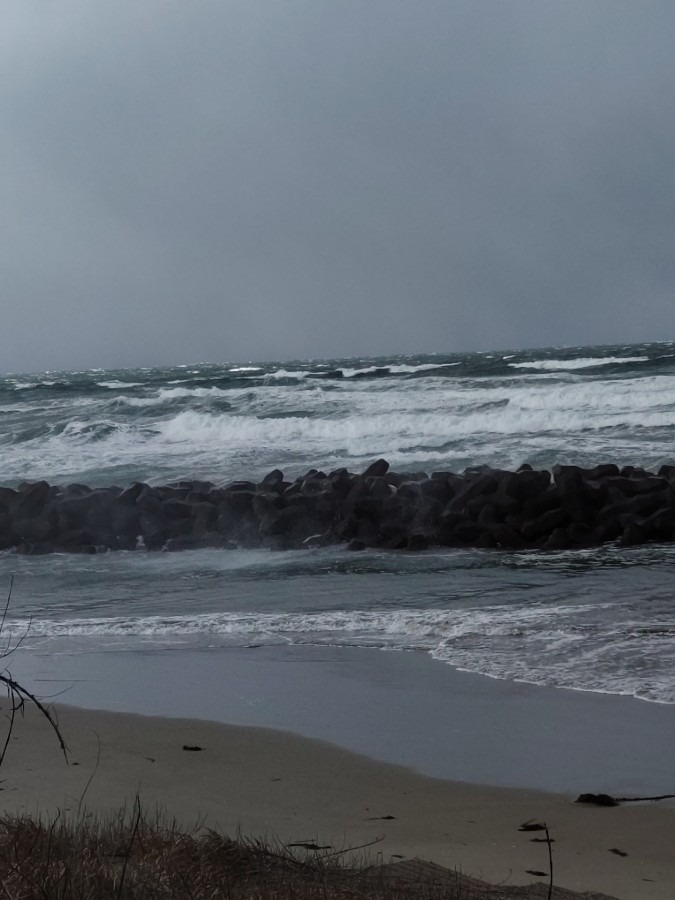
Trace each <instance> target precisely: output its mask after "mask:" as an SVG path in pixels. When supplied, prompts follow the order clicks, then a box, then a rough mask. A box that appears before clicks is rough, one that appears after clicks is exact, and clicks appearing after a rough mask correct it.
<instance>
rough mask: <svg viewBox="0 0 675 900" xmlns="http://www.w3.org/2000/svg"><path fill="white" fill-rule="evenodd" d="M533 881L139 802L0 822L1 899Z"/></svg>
mask: <svg viewBox="0 0 675 900" xmlns="http://www.w3.org/2000/svg"><path fill="white" fill-rule="evenodd" d="M541 887H543V889H544V893H541V892H540V890H539V889H538V888H537V887H536V886H533V887H532V888H514V887H510V888H506V887H501V888H499V887H491V886H489V885H487V884H484V883H482V882H478V881H475V880H473V879H469V878H466V877H464V876H462V875H459V874H458V873H455V872H452V871H450V870H448V869H444V868H442V867H440V866H434V865H432V864H429V863H421V862H419V861H413V860H411V861H407V862H404V863H394V864H391V865H386V864H383V865H375V866H373V865H370V866H366V865H365V864H364V863H363V862H361V863H359V862H358V861H357V860H356V856H355V854H354V853H352V852H350V851H345V852H344V853H338V854H336V853H334V852H333V853H325V852H315V851H307V850H303V851H301V852H296V851H295V849H291V848H288V847H284V846H282V845H278V844H274V843H272V842H267V841H262V840H247V839H243V838H238V839H237V840H233V839H231V838H228V837H225V836H223V835H220V834H217V833H215V832H212V831H204V830H202V831H195V833H193V834H186V833H185V832H183V831H181V830H179V829H178V828H177V826H176V824H175V823H171V822H166V821H163V820H162V819H161V817H159V816H155V817H154V820H149V819H148V818H147V817H146V816H145V815H144V814H143V811H142V809H141V807H140V804H139V803H138V802H137V803H136V804H135V806H134V808H133V809H132V810H122V811H120V812H119V813H118V814H117V815H115V816H112V817H109V818H107V819H101V818H97V817H94V816H91V815H88V814H86V813H84V814H82V815H80V816H78V817H76V818H72V817H70V818H69V817H64V816H57V817H56V818H54V819H52V820H50V821H43V820H39V819H34V818H30V817H16V816H13V817H9V816H8V817H5V818H3V819H0V898H3V897H4V898H7V900H28V898H42V900H57V898H58V900H62V898H73V900H117V898H134V900H150V898H152V900H160V898H172V900H188V898H200V900H201V898H213V900H216V898H228V900H412V898H419V900H441V898H443V900H505V898H517V897H519V898H523V900H525V898H538V897H546V893H545V891H546V889H545V886H541ZM580 896H581V895H575V894H572V893H570V892H567V891H560V892H558V891H555V892H554V894H553V897H554V898H555V900H572V898H575V897H577V898H578V897H580ZM589 900H592V898H590V895H589ZM597 900H602V898H599V897H598V898H597Z"/></svg>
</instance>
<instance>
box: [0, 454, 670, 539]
mask: <svg viewBox="0 0 675 900" xmlns="http://www.w3.org/2000/svg"><path fill="white" fill-rule="evenodd" d="M673 540H675V466H662V467H661V468H660V469H659V470H658V472H649V471H645V470H644V469H641V468H637V467H633V466H628V467H624V468H621V469H620V468H619V467H618V466H616V465H614V464H612V463H609V464H603V465H598V466H596V467H594V468H592V469H582V468H579V467H577V466H555V467H554V468H553V470H552V471H551V472H549V471H548V470H539V471H537V470H534V469H532V468H531V467H530V466H527V465H525V466H522V467H521V468H520V469H518V470H517V471H507V470H502V469H494V468H490V467H486V466H481V467H477V468H471V469H466V470H465V471H464V472H463V473H461V474H457V473H454V472H433V473H431V474H427V473H424V472H414V473H410V472H408V473H404V472H392V471H391V470H390V468H389V464H388V463H387V462H386V460H383V459H380V460H377V461H376V462H374V463H373V464H372V465H371V466H369V467H368V468H367V469H366V470H365V471H364V472H363V473H361V474H355V473H352V472H349V471H348V470H347V469H337V470H335V471H333V472H329V473H325V472H321V471H318V470H315V469H311V470H310V471H309V472H307V474H305V475H302V476H301V477H299V478H296V479H295V480H293V481H288V480H286V479H285V478H284V475H283V473H282V472H281V471H280V470H278V469H275V470H274V471H272V472H270V473H269V474H268V475H266V476H265V478H263V479H262V481H260V482H253V481H235V482H232V483H231V484H228V485H226V486H224V487H217V486H215V485H214V484H212V483H211V482H204V481H179V482H175V483H173V484H168V485H163V486H151V485H148V484H143V483H135V484H133V485H131V486H130V487H127V488H120V487H107V488H89V487H87V486H85V485H80V484H71V485H68V486H66V487H60V486H57V485H50V484H49V483H47V482H46V481H38V482H25V483H23V484H21V485H19V486H18V488H16V489H13V488H8V487H3V488H0V550H10V549H11V550H14V551H16V552H18V553H25V554H38V553H51V552H72V553H96V552H101V551H104V550H136V549H146V550H168V551H171V550H183V549H191V548H201V547H221V548H234V547H238V546H239V547H269V548H272V549H291V548H299V547H310V546H322V545H328V544H334V543H340V542H344V543H346V544H347V546H348V547H349V548H350V549H352V550H359V549H364V548H366V547H377V548H383V549H390V550H423V549H426V548H428V547H432V546H441V547H482V548H486V549H487V548H503V549H513V550H520V549H544V550H563V549H571V548H583V547H594V546H598V545H600V544H603V543H606V542H611V541H618V542H619V543H620V544H622V545H625V546H630V545H638V544H643V543H646V542H649V541H658V542H671V541H673Z"/></svg>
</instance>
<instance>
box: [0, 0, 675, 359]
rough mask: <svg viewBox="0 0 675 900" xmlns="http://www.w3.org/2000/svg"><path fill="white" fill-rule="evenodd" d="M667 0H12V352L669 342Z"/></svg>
mask: <svg viewBox="0 0 675 900" xmlns="http://www.w3.org/2000/svg"><path fill="white" fill-rule="evenodd" d="M674 39H675V3H673V2H672V0H663V2H650V0H640V2H639V3H638V2H635V0H628V2H623V0H194V2H186V0H162V2H159V0H142V2H139V0H114V2H113V0H96V2H92V0H59V2H55V0H5V2H3V3H2V6H1V7H0V136H1V139H0V279H1V282H0V304H1V317H0V370H20V371H27V370H39V369H45V368H76V367H93V366H105V367H109V366H127V365H152V364H165V363H166V364H170V363H182V362H194V361H212V362H220V361H226V360H236V361H241V360H248V359H258V360H259V359H287V358H292V357H308V356H309V357H325V356H338V355H340V356H341V355H360V354H377V353H390V352H392V353H393V352H396V353H406V352H409V353H415V352H425V351H430V352H431V351H454V350H470V349H488V348H498V347H523V346H543V345H551V344H556V345H557V344H582V343H594V342H598V343H613V342H622V341H627V342H628V341H637V340H659V339H675V53H674V52H673V46H674V44H673V41H674Z"/></svg>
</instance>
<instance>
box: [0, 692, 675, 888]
mask: <svg viewBox="0 0 675 900" xmlns="http://www.w3.org/2000/svg"><path fill="white" fill-rule="evenodd" d="M3 707H4V708H3V712H5V713H6V712H7V703H6V702H4V703H3ZM57 712H58V718H59V724H60V727H61V729H62V732H63V735H64V737H65V739H66V742H67V744H68V748H69V764H66V762H65V760H64V759H63V756H62V755H61V753H60V750H59V747H58V744H57V742H56V740H55V738H54V735H53V734H52V733H51V732H50V730H49V728H48V726H47V725H46V723H45V722H44V721H43V720H41V719H40V717H39V716H38V715H37V714H36V713H35V711H34V710H32V709H29V710H27V713H26V716H25V718H24V719H23V720H18V721H17V723H16V728H15V731H14V734H13V735H12V738H11V742H10V747H9V751H8V755H7V757H6V760H5V763H4V765H3V769H2V777H3V781H2V801H3V809H4V811H5V813H29V814H41V815H54V814H55V813H56V812H57V811H58V810H61V811H62V812H66V811H68V812H70V813H73V814H76V813H78V811H79V812H80V813H82V812H86V813H87V814H89V813H92V812H97V813H98V812H104V811H106V810H115V809H117V808H119V807H120V805H123V804H127V805H128V806H131V805H132V804H133V801H134V797H135V796H136V795H138V796H139V797H140V798H141V801H142V803H143V805H144V807H145V809H146V810H147V811H148V812H149V813H150V814H152V813H154V811H155V810H161V811H163V812H164V813H165V814H166V815H168V816H169V817H175V818H176V819H177V820H178V821H179V822H180V823H181V825H183V826H184V827H185V828H186V829H191V828H194V827H198V826H206V827H209V828H213V829H217V830H220V831H222V832H225V833H228V834H231V835H233V834H235V833H237V832H241V833H242V834H245V835H249V836H258V835H264V836H267V837H270V838H271V837H276V838H279V839H280V840H281V841H283V842H284V843H297V842H311V843H314V842H316V843H318V844H319V845H321V846H325V845H330V846H331V847H333V848H335V849H341V848H345V847H349V846H357V845H362V844H369V843H371V842H375V843H374V844H373V846H372V847H371V848H370V851H369V852H370V853H371V854H372V856H373V858H382V859H383V860H384V861H390V860H392V859H394V860H395V859H399V858H401V857H402V858H406V859H407V858H411V857H421V858H423V859H427V860H433V861H434V862H437V863H440V864H442V865H446V866H450V867H456V868H457V869H460V870H461V871H462V872H463V873H466V874H471V875H473V876H475V877H478V878H484V879H485V880H488V881H491V882H500V883H504V884H509V885H515V884H527V883H530V882H536V881H541V880H542V878H541V877H537V876H535V875H531V874H528V870H531V871H535V872H541V871H546V870H547V858H546V846H545V845H543V844H541V843H539V842H532V840H531V838H532V837H533V836H534V837H539V835H538V834H536V833H535V834H533V833H529V832H520V831H519V827H520V826H521V825H522V824H523V823H525V822H527V821H528V820H538V821H545V822H546V823H547V824H548V826H549V828H550V831H551V834H552V836H553V838H554V840H555V844H554V872H555V881H556V884H557V885H559V886H562V887H566V888H569V889H574V890H578V891H597V892H604V893H607V894H610V895H613V896H616V897H618V898H621V900H636V898H637V900H640V898H645V900H651V898H653V900H657V898H658V900H666V898H672V896H673V884H675V854H674V853H673V847H674V846H675V810H674V809H672V808H657V806H656V805H638V804H636V805H629V806H620V807H615V808H609V809H602V808H596V807H587V806H582V805H578V804H574V803H572V802H571V801H572V799H573V798H572V797H571V796H567V795H561V794H548V793H543V792H538V791H524V790H512V789H502V788H492V787H484V786H480V785H472V784H466V783H461V782H451V781H445V780H440V779H433V778H430V777H427V776H424V775H421V774H417V773H415V772H412V771H410V770H409V769H406V768H403V767H401V766H395V765H392V764H387V763H383V762H379V761H376V760H373V759H369V758H367V757H365V756H362V755H358V754H355V753H351V752H349V751H346V750H344V749H341V748H338V747H336V746H334V745H331V744H329V743H325V742H320V741H316V740H310V739H307V738H303V737H299V736H297V735H292V734H289V733H284V732H280V731H274V730H269V729H262V728H254V727H241V726H231V725H230V726H228V725H223V724H219V723H209V722H204V721H197V720H189V719H169V718H159V717H149V716H138V715H131V714H122V713H110V712H102V711H93V710H83V709H77V708H73V707H67V706H60V707H57ZM185 747H193V748H194V747H199V748H201V749H199V750H195V749H192V750H187V749H184V748H185ZM617 851H620V853H618V852H617ZM623 854H625V855H623Z"/></svg>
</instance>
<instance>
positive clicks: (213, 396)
mask: <svg viewBox="0 0 675 900" xmlns="http://www.w3.org/2000/svg"><path fill="white" fill-rule="evenodd" d="M0 422H1V428H0V484H4V485H12V486H14V485H16V484H17V483H19V482H20V481H22V480H36V479H41V478H45V479H47V480H49V481H51V482H56V483H62V484H67V483H70V482H74V481H78V482H83V483H86V484H90V485H104V484H118V485H121V486H124V485H127V484H129V483H131V482H133V481H136V480H142V481H147V482H150V483H154V484H158V483H164V482H168V481H172V480H177V479H189V478H199V479H209V480H211V481H213V482H215V483H216V484H224V483H227V482H228V481H230V480H232V479H235V478H247V477H251V478H256V477H260V476H262V475H264V474H265V473H266V472H268V471H269V470H270V469H272V468H282V469H283V470H284V472H285V473H286V475H287V477H294V476H296V475H299V474H302V473H303V472H305V471H307V470H308V469H309V468H313V467H316V468H322V469H324V470H330V469H335V468H338V467H340V466H347V467H348V468H349V469H350V470H352V471H358V470H360V469H361V468H363V467H365V466H366V465H367V464H368V463H370V462H372V461H373V459H376V458H378V457H380V456H384V457H386V458H387V459H388V460H389V462H390V463H391V465H392V468H394V469H395V470H397V471H419V470H425V471H428V472H430V471H433V470H435V469H452V470H454V471H462V470H463V469H464V468H465V467H467V466H473V465H478V464H483V463H487V464H490V465H493V466H498V467H502V468H515V467H517V466H519V465H520V464H521V463H523V462H529V463H531V464H532V465H533V466H535V467H538V468H543V467H550V466H552V465H554V464H555V463H575V464H580V465H588V466H592V465H595V464H596V463H599V462H616V463H618V464H620V465H621V464H634V465H635V464H637V465H643V466H645V467H648V468H658V466H660V465H661V464H663V463H671V464H672V463H675V445H674V443H673V440H674V438H675V342H673V343H659V344H647V345H628V346H613V347H583V348H564V349H560V348H556V349H546V350H528V351H510V352H507V353H497V352H494V353H472V354H464V355H460V354H449V355H434V356H414V357H395V358H377V359H350V360H327V361H326V360H322V361H318V360H310V361H307V360H305V361H294V362H285V363H253V362H252V363H250V364H246V365H242V364H236V365H235V364H231V365H227V364H223V365H186V366H178V367H175V368H164V369H133V370H119V371H87V372H58V373H53V372H52V373H42V374H38V375H6V376H3V377H0ZM12 574H13V575H14V592H13V598H12V603H11V609H10V613H9V620H8V622H7V623H5V635H6V638H9V636H10V634H11V635H13V636H14V639H15V640H17V639H19V638H20V637H21V636H23V637H22V640H23V644H22V649H28V650H33V651H34V652H40V653H62V652H66V653H77V652H80V651H83V650H87V651H89V650H91V648H92V647H95V648H96V649H98V650H100V652H105V651H106V650H109V649H114V650H119V649H128V650H129V651H130V652H133V651H134V650H135V649H137V648H138V647H139V646H140V647H147V646H152V647H155V648H167V649H169V648H170V649H172V650H179V649H180V648H181V647H190V648H194V647H203V648H217V647H228V646H252V645H259V644H269V643H282V642H284V643H295V644H297V643H311V644H333V645H343V646H344V645H348V646H359V647H370V648H373V650H374V651H375V650H383V649H395V650H405V649H414V650H420V651H425V652H428V653H430V654H431V655H432V656H433V657H435V658H436V659H438V660H441V661H442V662H445V663H448V664H450V665H453V666H456V667H458V668H460V669H464V670H467V671H472V672H477V673H483V674H485V675H489V676H492V677H496V678H503V679H515V680H520V681H526V682H531V683H535V684H548V685H553V686H560V687H569V688H575V689H579V690H590V691H600V692H608V693H617V694H629V695H633V696H636V697H640V698H642V699H646V700H654V701H659V702H665V703H675V579H674V578H673V576H674V575H675V545H674V546H673V547H671V546H657V545H653V546H648V547H641V548H635V549H625V548H618V547H614V546H606V547H602V548H600V549H596V550H591V551H588V550H585V551H570V552H564V553H544V552H523V553H514V552H508V553H507V552H503V551H481V550H443V551H434V550H430V551H427V552H424V553H419V554H406V553H400V552H384V551H373V552H366V553H359V554H351V553H349V552H347V551H346V550H345V549H344V548H341V547H335V548H324V549H320V550H307V551H289V552H285V553H279V552H271V551H269V552H268V551H259V550H230V551H223V550H203V551H185V552H183V553H178V554H165V553H146V552H136V553H124V552H122V553H108V554H102V555H98V556H94V557H92V556H86V557H80V556H72V555H62V554H54V555H52V556H46V557H22V556H17V555H14V554H12V553H10V552H4V553H0V590H2V586H3V585H5V586H8V585H9V581H10V577H11V575H12Z"/></svg>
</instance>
